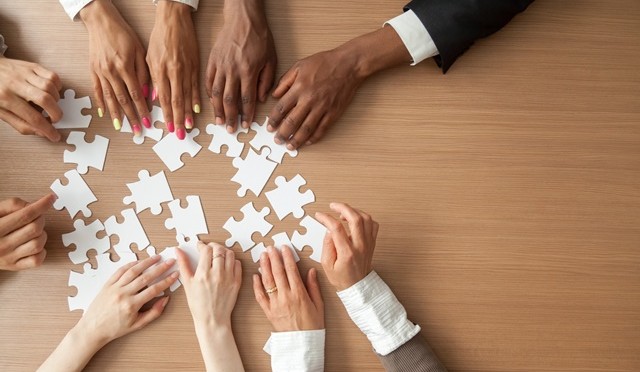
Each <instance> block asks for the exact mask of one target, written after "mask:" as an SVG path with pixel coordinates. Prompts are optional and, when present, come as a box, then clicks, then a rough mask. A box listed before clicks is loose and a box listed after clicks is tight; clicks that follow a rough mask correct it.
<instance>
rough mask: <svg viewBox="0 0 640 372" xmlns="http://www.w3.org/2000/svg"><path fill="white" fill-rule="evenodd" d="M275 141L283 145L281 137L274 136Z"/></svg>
mask: <svg viewBox="0 0 640 372" xmlns="http://www.w3.org/2000/svg"><path fill="white" fill-rule="evenodd" d="M273 142H275V143H277V144H278V145H282V140H281V139H280V137H273Z"/></svg>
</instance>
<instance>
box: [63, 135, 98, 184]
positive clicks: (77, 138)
mask: <svg viewBox="0 0 640 372" xmlns="http://www.w3.org/2000/svg"><path fill="white" fill-rule="evenodd" d="M67 143H68V144H69V145H73V146H75V147H76V149H75V151H69V150H64V158H63V161H64V162H65V163H75V164H77V165H78V167H77V170H78V173H80V174H85V173H87V172H88V171H89V167H92V168H95V169H97V170H99V171H102V169H103V168H104V160H105V158H106V157H107V149H108V148H109V139H107V138H105V137H102V136H98V135H96V136H95V139H94V140H93V142H86V141H85V133H84V132H77V131H75V132H71V133H69V137H67Z"/></svg>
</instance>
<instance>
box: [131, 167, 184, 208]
mask: <svg viewBox="0 0 640 372" xmlns="http://www.w3.org/2000/svg"><path fill="white" fill-rule="evenodd" d="M138 178H139V179H140V180H139V181H137V182H132V183H128V184H127V187H128V188H129V190H130V191H131V195H130V196H125V197H124V199H122V202H123V203H124V204H131V203H136V213H140V212H142V211H143V210H145V209H147V208H149V209H150V210H151V213H152V214H154V215H158V214H160V212H162V203H166V202H169V201H172V200H173V194H172V193H171V188H170V187H169V182H168V181H167V177H166V176H165V174H164V171H160V172H158V173H157V174H155V175H153V176H149V171H148V170H145V169H143V170H141V171H140V172H138Z"/></svg>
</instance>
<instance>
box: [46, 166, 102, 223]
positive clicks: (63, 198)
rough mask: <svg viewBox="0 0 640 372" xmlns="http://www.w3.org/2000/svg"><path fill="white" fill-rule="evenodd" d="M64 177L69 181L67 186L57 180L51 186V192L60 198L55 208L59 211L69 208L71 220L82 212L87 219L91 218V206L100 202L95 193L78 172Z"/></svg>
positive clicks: (55, 203) (73, 171)
mask: <svg viewBox="0 0 640 372" xmlns="http://www.w3.org/2000/svg"><path fill="white" fill-rule="evenodd" d="M64 176H65V177H66V178H67V180H68V183H67V184H66V185H62V182H61V181H60V179H57V180H55V181H54V182H53V184H52V185H51V190H53V192H54V193H55V194H56V195H57V196H58V199H57V200H56V201H55V202H54V203H53V207H54V208H55V209H57V210H62V209H63V208H67V212H69V215H70V216H71V218H74V217H75V216H76V214H78V212H82V214H83V215H84V216H85V217H91V209H89V204H91V203H93V202H95V201H97V200H98V199H97V198H96V196H95V195H94V194H93V191H91V189H90V188H89V186H88V185H87V183H86V182H84V179H82V176H81V175H80V173H78V171H77V170H75V169H72V170H70V171H67V172H66V173H65V174H64Z"/></svg>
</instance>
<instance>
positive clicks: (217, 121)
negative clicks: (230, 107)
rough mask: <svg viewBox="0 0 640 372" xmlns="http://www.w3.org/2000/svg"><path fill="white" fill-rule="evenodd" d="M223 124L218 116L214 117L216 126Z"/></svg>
mask: <svg viewBox="0 0 640 372" xmlns="http://www.w3.org/2000/svg"><path fill="white" fill-rule="evenodd" d="M222 124H224V120H222V118H221V117H220V116H216V125H222Z"/></svg>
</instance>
